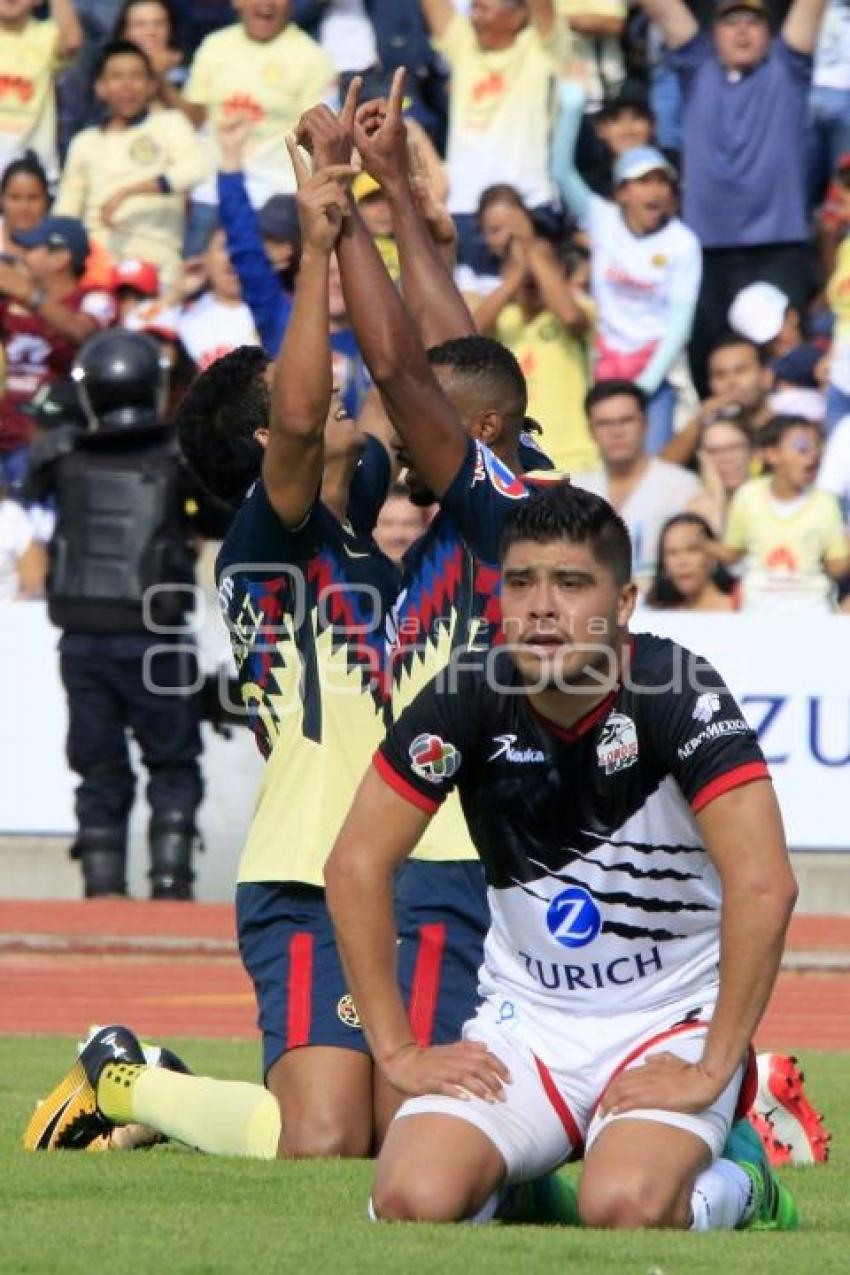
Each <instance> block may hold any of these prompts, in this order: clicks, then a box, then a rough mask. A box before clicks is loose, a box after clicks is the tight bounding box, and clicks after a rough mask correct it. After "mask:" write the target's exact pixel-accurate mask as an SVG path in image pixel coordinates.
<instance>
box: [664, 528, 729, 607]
mask: <svg viewBox="0 0 850 1275" xmlns="http://www.w3.org/2000/svg"><path fill="white" fill-rule="evenodd" d="M671 527H698V528H699V530H700V531H702V532H703V533H704V535H705V537H706V539H707V540H714V541H716V540H717V536H716V535H715V534H714V530H713V528H712V527H711V526H710V524H709V523H708V522H706V520H705V518H703V517H702V516H701V515H700V514H692V513H683V514H674V515H673V517H672V518H668V519H667V521H666V522H665V524H664V526H663V527H662V528H661V531H660V532H659V535H658V562H657V565H656V568H655V578H654V580H653V581H652V587H651V588H650V590H649V592H648V593H647V595H646V605H647V606H650V607H655V608H656V609H657V610H659V611H661V610H672V609H674V608H675V607H680V606H684V604H685V598H684V597H683V596H682V594H681V593H680V592H679V590H678V589H677V588H676V586H675V584H674V583H673V581H672V580H671V579H670V577H669V576H668V574H667V572H666V571H665V569H664V539H665V537H666V535H667V532H668V531H669V530H670V528H671ZM711 578H712V580H713V581H714V583H715V585H716V586H717V588H718V589H719V590H720V592H721V593H731V592H732V590H733V589H734V587H735V577H734V576H733V575H731V574H730V573H729V572H728V571H727V570H726V568H725V567H724V566H723V564H722V563H720V562H718V563H717V564H716V566H715V568H714V571H713V572H712V575H711Z"/></svg>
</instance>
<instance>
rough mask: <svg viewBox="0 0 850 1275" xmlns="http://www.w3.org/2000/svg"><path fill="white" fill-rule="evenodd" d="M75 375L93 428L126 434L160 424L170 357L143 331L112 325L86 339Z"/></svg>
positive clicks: (77, 360)
mask: <svg viewBox="0 0 850 1275" xmlns="http://www.w3.org/2000/svg"><path fill="white" fill-rule="evenodd" d="M71 377H72V379H73V380H74V381H75V382H76V386H77V390H78V392H79V396H80V402H81V404H82V407H83V411H84V412H85V416H86V422H87V427H88V432H89V433H90V434H104V435H105V434H124V433H132V432H135V431H137V430H144V429H150V428H154V427H156V426H159V425H161V424H162V417H163V413H164V411H165V403H166V397H167V391H168V363H167V362H166V360H165V359H164V358H163V356H162V354H161V353H160V350H159V347H158V346H157V344H156V342H155V341H153V340H152V339H151V337H149V336H145V335H143V333H141V332H127V331H126V330H125V329H123V328H113V329H111V330H110V331H108V332H101V333H99V335H98V336H93V337H92V338H91V340H89V341H86V343H85V345H84V346H82V348H81V349H80V350H79V352H78V354H77V357H76V359H75V360H74V365H73V367H72V368H71Z"/></svg>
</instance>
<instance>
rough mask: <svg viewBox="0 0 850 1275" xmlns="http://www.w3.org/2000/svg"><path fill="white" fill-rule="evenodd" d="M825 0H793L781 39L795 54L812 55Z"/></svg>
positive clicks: (824, 7)
mask: <svg viewBox="0 0 850 1275" xmlns="http://www.w3.org/2000/svg"><path fill="white" fill-rule="evenodd" d="M826 5H827V0H794V3H793V4H792V5H791V8H790V9H789V10H788V17H787V18H786V19H785V22H784V24H783V26H782V38H783V39H784V41H785V43H786V44H787V45H790V47H791V48H792V49H794V50H796V52H797V53H814V51H815V45H816V44H817V42H818V33H819V31H820V25H821V22H822V21H823V14H824V10H825V9H826Z"/></svg>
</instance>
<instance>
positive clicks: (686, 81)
mask: <svg viewBox="0 0 850 1275" xmlns="http://www.w3.org/2000/svg"><path fill="white" fill-rule="evenodd" d="M825 2H826V0H794V3H793V5H792V6H791V9H790V11H789V13H788V17H787V18H786V20H785V22H784V24H783V26H782V30H781V33H780V34H779V35H777V36H773V35H772V34H771V30H770V26H769V22H768V11H767V8H766V6H765V3H764V0H720V2H719V3H718V5H717V7H716V8H715V11H714V23H713V27H712V30H711V31H710V32H701V31H700V29H699V26H698V24H697V21H696V18H694V16H693V14H692V13H691V12H690V10H689V9H688V8H687V7H686V5H685V3H684V0H643V5H644V7H645V9H646V10H647V13H648V14H649V16H650V18H651V19H652V20H653V21H654V22H657V23H658V24H659V26H660V27H661V29H662V32H663V34H664V38H665V41H666V43H667V45H668V48H669V50H670V52H669V54H668V58H669V61H670V65H671V66H672V67H673V69H674V70H675V71H676V73H677V75H678V77H679V82H680V84H681V87H682V93H683V96H684V147H683V154H684V160H685V174H684V202H683V220H684V221H685V222H686V223H687V225H689V226H690V227H691V228H692V229H693V230H694V231H695V232H696V234H697V235H698V237H699V239H700V242H701V243H702V247H703V280H702V289H701V293H700V300H699V304H698V307H697V316H696V321H695V324H694V334H693V337H692V340H691V347H690V354H691V368H692V371H693V374H694V380H695V382H696V385H697V389H698V390H699V391H700V393H701V394H705V393H706V392H707V384H706V360H707V355H708V350H709V349H710V348H711V346H712V345H713V344H714V343H715V341H716V340H717V339H718V337H719V336H721V335H722V333H723V331H724V330H725V328H726V326H727V320H726V315H727V312H728V309H729V306H730V305H731V303H732V300H733V298H734V297H735V295H736V294H737V293H738V292H739V291H740V289H741V288H743V287H746V285H747V284H749V283H753V282H755V281H757V280H766V281H767V282H769V283H774V284H776V286H777V287H778V288H781V289H782V291H783V292H784V293H785V294H786V296H788V297H789V298H790V300H791V304H792V305H794V306H795V307H796V308H797V309H798V310H800V311H803V310H804V309H805V306H806V302H807V301H808V293H809V287H810V283H809V279H810V258H809V251H808V246H807V240H808V225H807V220H806V155H805V134H804V123H805V117H806V110H807V102H808V93H809V85H810V82H811V74H812V56H811V55H812V51H813V49H814V46H815V42H816V39H817V34H818V28H819V26H820V22H821V18H822V16H823V11H824V7H825Z"/></svg>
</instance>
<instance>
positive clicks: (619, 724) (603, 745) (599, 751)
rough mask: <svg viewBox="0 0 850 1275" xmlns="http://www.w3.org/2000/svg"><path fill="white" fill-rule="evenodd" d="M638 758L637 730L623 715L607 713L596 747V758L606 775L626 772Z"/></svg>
mask: <svg viewBox="0 0 850 1275" xmlns="http://www.w3.org/2000/svg"><path fill="white" fill-rule="evenodd" d="M637 757H638V739H637V728H636V726H635V724H634V722H633V721H632V719H631V718H630V717H627V716H626V714H625V713H609V714H608V716H607V717H606V718H605V724H604V726H603V727H602V731H601V734H600V736H599V742H598V743H597V745H596V758H597V761H598V763H599V765H600V766H601V767H602V768H603V770H604V771H605V774H606V775H614V774H616V773H617V771H618V770H628V768H629V766H634V764H635V762H636V761H637Z"/></svg>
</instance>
